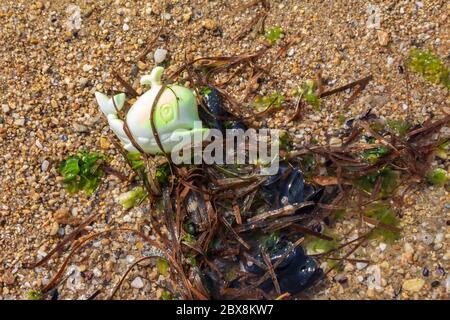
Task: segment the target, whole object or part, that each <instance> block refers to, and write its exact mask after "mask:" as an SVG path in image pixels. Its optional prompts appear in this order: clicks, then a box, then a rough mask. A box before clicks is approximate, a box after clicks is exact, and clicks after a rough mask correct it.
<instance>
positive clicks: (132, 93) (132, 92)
mask: <svg viewBox="0 0 450 320" xmlns="http://www.w3.org/2000/svg"><path fill="white" fill-rule="evenodd" d="M111 73H112V75H113V76H114V77H115V78H116V79H117V81H119V82H120V84H121V85H122V86H124V87H125V90H126V91H127V93H128V94H129V95H130V96H131V97H132V98H136V97H138V96H139V94H138V93H137V91H136V90H134V88H133V87H132V86H131V85H130V84H129V83H128V82H127V81H126V80H125V79H124V78H122V76H121V75H120V74H119V73H118V72H117V71H116V70H113V71H112V72H111ZM113 101H114V99H113Z"/></svg>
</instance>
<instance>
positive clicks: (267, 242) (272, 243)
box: [259, 231, 280, 252]
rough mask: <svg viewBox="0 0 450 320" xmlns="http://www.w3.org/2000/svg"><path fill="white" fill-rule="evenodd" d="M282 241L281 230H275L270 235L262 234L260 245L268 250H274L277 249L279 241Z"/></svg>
mask: <svg viewBox="0 0 450 320" xmlns="http://www.w3.org/2000/svg"><path fill="white" fill-rule="evenodd" d="M279 241H280V232H279V231H274V232H272V233H271V234H269V235H265V236H262V237H261V238H260V239H259V246H260V247H261V248H262V249H265V250H267V251H268V252H272V251H273V250H274V249H276V246H277V244H278V242H279Z"/></svg>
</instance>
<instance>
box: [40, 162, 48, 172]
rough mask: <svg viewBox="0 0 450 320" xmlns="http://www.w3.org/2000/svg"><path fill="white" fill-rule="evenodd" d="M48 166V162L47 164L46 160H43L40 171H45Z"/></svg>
mask: <svg viewBox="0 0 450 320" xmlns="http://www.w3.org/2000/svg"><path fill="white" fill-rule="evenodd" d="M49 165H50V162H48V161H47V160H44V161H43V162H42V164H41V170H42V171H43V172H45V171H47V170H48V166H49Z"/></svg>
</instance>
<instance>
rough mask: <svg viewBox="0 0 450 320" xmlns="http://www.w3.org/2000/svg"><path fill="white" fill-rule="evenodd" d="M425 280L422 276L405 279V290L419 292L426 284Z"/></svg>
mask: <svg viewBox="0 0 450 320" xmlns="http://www.w3.org/2000/svg"><path fill="white" fill-rule="evenodd" d="M424 284H425V281H424V280H423V279H420V278H414V279H409V280H405V281H403V290H406V291H410V292H419V291H420V289H422V287H423V286H424Z"/></svg>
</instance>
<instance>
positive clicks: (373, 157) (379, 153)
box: [362, 146, 390, 163]
mask: <svg viewBox="0 0 450 320" xmlns="http://www.w3.org/2000/svg"><path fill="white" fill-rule="evenodd" d="M389 153H390V150H389V148H387V147H385V146H381V147H377V148H374V149H369V150H365V151H364V152H363V154H362V156H363V158H364V159H365V160H367V161H368V162H370V163H376V162H377V161H378V159H380V158H382V157H384V156H386V155H388V154H389Z"/></svg>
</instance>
